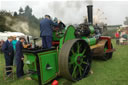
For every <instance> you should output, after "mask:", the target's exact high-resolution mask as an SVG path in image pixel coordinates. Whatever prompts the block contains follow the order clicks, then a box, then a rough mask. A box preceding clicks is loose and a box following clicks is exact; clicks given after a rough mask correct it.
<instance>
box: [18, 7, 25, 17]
mask: <svg viewBox="0 0 128 85" xmlns="http://www.w3.org/2000/svg"><path fill="white" fill-rule="evenodd" d="M23 12H24V10H23V8H22V7H20V9H19V15H20V14H23Z"/></svg>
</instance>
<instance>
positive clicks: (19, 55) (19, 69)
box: [16, 37, 25, 78]
mask: <svg viewBox="0 0 128 85" xmlns="http://www.w3.org/2000/svg"><path fill="white" fill-rule="evenodd" d="M24 41H25V38H24V37H20V38H19V41H18V42H17V43H16V74H17V77H18V78H20V77H22V76H23V75H24V71H23V67H24V63H23V61H24V56H23V52H22V48H23V42H24Z"/></svg>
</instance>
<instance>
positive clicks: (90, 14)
mask: <svg viewBox="0 0 128 85" xmlns="http://www.w3.org/2000/svg"><path fill="white" fill-rule="evenodd" d="M87 12H88V23H89V24H91V25H93V5H88V6H87Z"/></svg>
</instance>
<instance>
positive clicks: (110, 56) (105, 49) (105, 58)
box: [103, 42, 113, 61]
mask: <svg viewBox="0 0 128 85" xmlns="http://www.w3.org/2000/svg"><path fill="white" fill-rule="evenodd" d="M111 49H113V45H112V43H111ZM107 50H108V42H106V44H105V46H104V52H106V51H107ZM112 54H113V52H110V53H105V54H104V56H103V60H105V61H106V60H109V59H111V58H112Z"/></svg>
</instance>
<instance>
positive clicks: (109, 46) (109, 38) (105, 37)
mask: <svg viewBox="0 0 128 85" xmlns="http://www.w3.org/2000/svg"><path fill="white" fill-rule="evenodd" d="M100 39H101V40H104V39H105V40H107V41H108V49H111V37H108V36H101V37H100Z"/></svg>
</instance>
